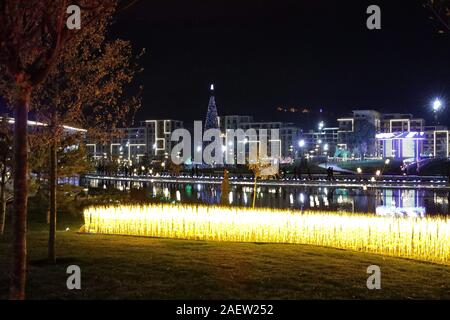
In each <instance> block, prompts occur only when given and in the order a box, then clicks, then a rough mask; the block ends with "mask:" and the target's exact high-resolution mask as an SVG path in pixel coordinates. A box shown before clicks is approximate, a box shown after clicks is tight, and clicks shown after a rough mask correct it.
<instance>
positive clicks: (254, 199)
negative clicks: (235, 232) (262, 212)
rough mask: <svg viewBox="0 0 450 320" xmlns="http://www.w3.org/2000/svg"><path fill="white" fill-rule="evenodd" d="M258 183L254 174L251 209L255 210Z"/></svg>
mask: <svg viewBox="0 0 450 320" xmlns="http://www.w3.org/2000/svg"><path fill="white" fill-rule="evenodd" d="M257 182H258V176H257V175H256V174H255V185H254V186H253V208H255V205H256V185H257Z"/></svg>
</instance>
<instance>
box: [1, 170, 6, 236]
mask: <svg viewBox="0 0 450 320" xmlns="http://www.w3.org/2000/svg"><path fill="white" fill-rule="evenodd" d="M0 202H1V208H0V210H1V212H0V234H1V235H3V234H4V232H5V222H6V170H5V169H3V170H2V178H1V182H0Z"/></svg>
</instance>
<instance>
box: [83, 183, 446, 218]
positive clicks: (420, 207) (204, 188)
mask: <svg viewBox="0 0 450 320" xmlns="http://www.w3.org/2000/svg"><path fill="white" fill-rule="evenodd" d="M83 184H84V185H85V186H86V187H88V188H90V189H97V190H102V189H105V190H106V189H107V188H108V186H112V187H115V188H117V189H118V190H120V191H123V192H127V191H129V190H131V189H141V190H145V192H146V193H148V197H149V199H151V198H154V199H161V200H166V201H176V202H184V203H207V204H215V203H219V202H220V198H221V191H220V185H210V184H176V183H160V182H155V183H150V182H148V183H147V182H144V183H143V182H130V181H117V182H116V181H102V180H97V179H92V180H87V181H84V182H83ZM252 199H253V187H249V186H230V193H229V195H228V201H229V203H230V204H232V205H241V206H250V205H251V202H252ZM448 203H449V192H447V191H436V190H423V189H376V190H375V189H367V190H363V189H362V188H330V187H304V186H299V187H263V186H262V187H258V188H257V200H256V205H257V206H258V207H271V208H295V209H300V210H302V209H309V210H331V211H338V212H360V213H374V212H375V213H376V214H378V215H383V216H386V215H390V216H399V217H402V216H409V217H423V216H425V215H427V214H428V215H434V214H449V205H448Z"/></svg>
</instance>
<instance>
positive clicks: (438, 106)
mask: <svg viewBox="0 0 450 320" xmlns="http://www.w3.org/2000/svg"><path fill="white" fill-rule="evenodd" d="M441 109H442V101H441V100H440V99H439V98H436V99H435V100H434V101H433V113H434V124H435V125H436V126H437V125H438V124H439V122H438V112H439V111H440V110H441Z"/></svg>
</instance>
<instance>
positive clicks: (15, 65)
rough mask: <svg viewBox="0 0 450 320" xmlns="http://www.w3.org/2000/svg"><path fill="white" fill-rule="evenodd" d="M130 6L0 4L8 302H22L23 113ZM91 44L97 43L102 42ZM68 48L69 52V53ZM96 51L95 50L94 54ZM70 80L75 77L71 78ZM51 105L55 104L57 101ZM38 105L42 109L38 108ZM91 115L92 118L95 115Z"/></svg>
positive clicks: (87, 1) (79, 0)
mask: <svg viewBox="0 0 450 320" xmlns="http://www.w3.org/2000/svg"><path fill="white" fill-rule="evenodd" d="M129 3H130V1H127V2H124V1H119V0H73V1H71V2H70V3H69V2H68V1H67V0H26V1H25V0H4V1H1V2H0V25H1V26H2V28H0V77H1V78H0V94H1V95H2V96H4V97H5V98H6V99H7V101H8V102H9V105H10V106H12V107H13V109H14V119H15V121H14V143H13V144H14V151H13V158H14V160H13V167H14V173H13V184H14V210H13V224H12V231H13V239H12V246H11V247H12V264H11V266H12V268H11V272H10V274H11V282H10V298H11V299H24V298H25V284H26V269H27V263H26V261H27V246H26V234H27V203H28V171H29V170H28V169H29V167H28V112H29V111H30V109H31V108H32V107H33V104H32V102H33V99H34V97H35V94H36V92H37V90H39V88H41V87H42V86H45V83H48V82H47V81H48V80H49V79H52V77H55V75H57V74H58V73H59V68H60V67H61V66H63V65H64V63H63V62H64V61H66V62H67V60H65V59H67V57H70V56H71V54H72V57H74V56H75V55H76V54H78V53H80V52H82V51H78V50H81V49H80V48H81V47H82V45H81V44H82V43H83V42H84V41H87V39H92V37H95V36H99V37H102V36H104V34H105V31H106V29H107V27H108V25H109V23H110V19H111V17H112V16H113V14H114V13H115V12H116V11H117V10H120V8H121V7H122V6H127V5H129ZM69 5H77V6H78V7H80V8H81V11H82V26H81V29H79V30H78V29H74V30H69V29H68V28H67V26H66V19H67V8H68V6H69ZM96 43H97V44H100V43H101V41H100V42H96ZM74 48H76V49H74ZM72 49H73V50H74V51H71V50H72ZM103 49H104V48H103ZM101 50H102V49H99V52H100V51H101ZM87 51H89V50H87ZM100 54H101V53H100ZM85 57H86V59H89V54H88V53H86V56H85ZM91 57H92V56H91ZM69 60H70V59H69ZM80 67H82V66H80ZM73 76H74V77H76V75H73ZM56 78H57V76H56ZM53 79H55V78H53ZM55 85H57V84H55ZM73 89H74V90H73V94H74V95H77V90H79V91H80V92H84V90H89V89H90V88H86V87H82V88H80V87H76V88H73ZM80 89H83V90H80ZM44 91H45V89H44ZM58 92H59V91H58ZM53 103H55V104H57V103H58V101H56V102H53ZM61 106H62V105H61ZM37 107H38V108H39V107H42V105H39V104H38V105H37ZM37 113H39V112H37ZM47 116H49V115H48V114H47ZM92 117H93V118H94V120H95V115H92ZM51 120H52V121H51V122H50V128H51V129H53V130H55V131H56V130H60V126H59V122H58V117H57V114H52V115H51ZM94 122H95V121H94ZM55 148H56V147H55ZM52 152H53V151H52ZM53 178H55V177H52V179H53Z"/></svg>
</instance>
